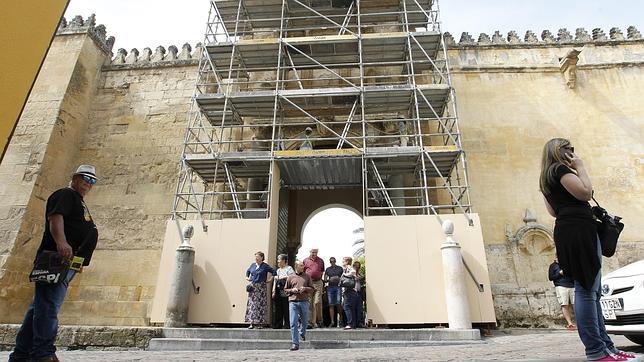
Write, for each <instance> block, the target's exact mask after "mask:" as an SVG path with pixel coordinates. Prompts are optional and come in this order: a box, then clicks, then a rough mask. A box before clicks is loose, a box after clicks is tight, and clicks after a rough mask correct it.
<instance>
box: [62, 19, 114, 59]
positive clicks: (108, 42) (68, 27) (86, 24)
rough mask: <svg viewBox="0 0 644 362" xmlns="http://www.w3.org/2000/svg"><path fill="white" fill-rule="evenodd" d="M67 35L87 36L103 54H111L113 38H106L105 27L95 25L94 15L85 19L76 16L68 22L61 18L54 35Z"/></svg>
mask: <svg viewBox="0 0 644 362" xmlns="http://www.w3.org/2000/svg"><path fill="white" fill-rule="evenodd" d="M69 34H89V36H90V37H91V38H92V39H94V41H95V42H96V44H98V46H99V47H100V48H101V49H102V50H103V51H104V52H106V53H107V54H111V53H112V48H113V47H114V40H115V39H114V37H113V36H110V37H108V36H107V31H106V28H105V25H103V24H99V25H96V15H94V14H92V15H90V16H88V17H87V19H83V17H82V16H80V15H76V16H74V17H73V18H72V20H70V21H67V19H66V18H65V17H63V18H62V19H61V20H60V23H59V24H58V29H56V35H69Z"/></svg>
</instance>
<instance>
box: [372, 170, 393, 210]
mask: <svg viewBox="0 0 644 362" xmlns="http://www.w3.org/2000/svg"><path fill="white" fill-rule="evenodd" d="M369 161H370V162H371V167H372V168H373V173H374V174H375V175H376V181H378V186H380V190H381V191H382V194H383V195H384V196H385V200H386V201H387V205H388V206H389V208H390V210H391V214H392V215H394V216H397V215H398V213H397V212H396V209H395V208H394V203H393V202H391V198H390V197H389V193H388V192H387V188H386V187H385V183H384V182H383V181H382V177H380V172H378V168H377V167H376V163H375V162H373V160H369Z"/></svg>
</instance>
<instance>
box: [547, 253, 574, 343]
mask: <svg viewBox="0 0 644 362" xmlns="http://www.w3.org/2000/svg"><path fill="white" fill-rule="evenodd" d="M548 279H550V280H552V282H553V283H554V285H555V293H556V294H557V300H558V301H559V305H561V312H562V313H563V316H564V318H566V322H567V323H568V325H567V326H566V328H568V330H571V331H573V330H575V329H576V328H577V327H575V324H574V323H573V322H572V306H573V305H574V304H575V282H574V280H573V279H572V278H571V277H569V276H567V275H565V274H564V271H563V270H562V269H561V267H559V262H558V261H557V258H555V261H553V262H552V264H550V268H548Z"/></svg>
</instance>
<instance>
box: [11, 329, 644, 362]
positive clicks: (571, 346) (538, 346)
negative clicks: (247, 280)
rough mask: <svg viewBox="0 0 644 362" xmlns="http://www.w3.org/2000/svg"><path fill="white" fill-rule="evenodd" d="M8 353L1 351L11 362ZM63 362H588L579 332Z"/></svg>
mask: <svg viewBox="0 0 644 362" xmlns="http://www.w3.org/2000/svg"><path fill="white" fill-rule="evenodd" d="M613 339H614V341H615V343H616V344H617V345H618V346H619V348H621V349H624V350H626V351H630V352H634V353H639V354H644V347H641V346H638V345H635V344H633V343H631V342H630V341H629V340H627V339H626V338H624V337H622V336H613ZM8 356H9V352H0V360H7V358H8ZM58 356H59V358H60V359H61V360H62V361H93V362H98V361H272V360H283V361H295V360H299V361H302V360H316V361H338V360H342V361H347V360H348V361H584V360H585V358H584V351H583V346H582V344H581V342H580V341H579V337H578V336H577V334H576V333H575V332H568V331H545V330H513V331H495V332H494V335H493V336H492V337H487V338H484V340H483V342H482V343H476V344H469V345H442V346H431V347H401V348H369V349H327V350H319V349H318V350H300V351H296V352H290V351H287V350H286V351H194V352H185V351H182V352H150V351H141V350H126V351H123V350H121V351H115V350H95V351H90V350H77V351H59V352H58Z"/></svg>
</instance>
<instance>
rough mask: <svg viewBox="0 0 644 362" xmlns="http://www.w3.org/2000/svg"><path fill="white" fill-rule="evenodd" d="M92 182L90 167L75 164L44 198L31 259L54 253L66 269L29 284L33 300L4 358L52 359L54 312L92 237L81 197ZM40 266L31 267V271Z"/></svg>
mask: <svg viewBox="0 0 644 362" xmlns="http://www.w3.org/2000/svg"><path fill="white" fill-rule="evenodd" d="M96 181H97V178H96V169H95V168H94V166H92V165H80V166H79V167H78V169H77V170H76V172H74V174H73V175H72V180H71V181H70V183H69V186H68V187H65V188H62V189H59V190H57V191H55V192H54V193H53V194H51V196H49V198H48V199H47V207H46V212H45V218H46V222H45V232H44V233H43V237H42V241H41V243H40V247H39V248H38V252H37V253H36V261H39V263H36V262H34V264H35V265H40V261H41V260H42V259H44V257H43V255H47V256H48V257H49V256H51V255H55V254H56V253H58V255H60V256H61V257H62V260H64V261H65V264H71V268H69V269H67V270H65V271H62V272H60V274H58V276H57V277H56V278H55V279H53V278H52V279H50V278H44V279H37V280H38V281H36V282H35V283H34V284H35V293H34V299H33V301H32V302H31V304H30V305H29V308H28V309H27V313H26V314H25V318H24V320H23V322H22V326H21V327H20V330H19V331H18V335H17V336H16V347H15V348H14V350H13V353H11V355H10V356H9V361H58V358H57V357H56V346H54V342H55V341H56V334H57V332H58V311H59V310H60V307H61V306H62V304H63V301H64V300H65V295H66V294H67V287H68V286H69V283H70V282H71V281H72V279H73V278H74V275H75V274H76V273H77V272H80V271H81V270H82V266H87V265H89V262H90V259H91V257H92V253H93V252H94V248H95V247H96V241H97V240H98V231H97V230H96V225H95V224H94V220H93V219H92V215H91V214H90V212H89V209H88V208H87V205H85V201H84V200H83V198H84V197H85V195H87V193H88V192H89V191H91V190H92V187H93V186H94V184H96ZM39 256H41V257H40V258H39ZM74 264H76V265H74ZM40 268H41V267H38V268H34V269H35V270H34V271H32V275H33V274H35V273H36V269H40ZM38 271H39V272H40V271H41V270H38ZM34 279H36V278H34Z"/></svg>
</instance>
